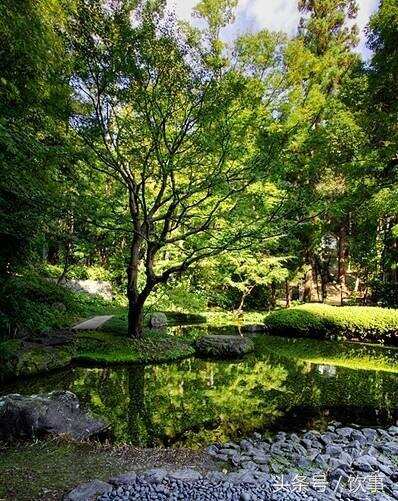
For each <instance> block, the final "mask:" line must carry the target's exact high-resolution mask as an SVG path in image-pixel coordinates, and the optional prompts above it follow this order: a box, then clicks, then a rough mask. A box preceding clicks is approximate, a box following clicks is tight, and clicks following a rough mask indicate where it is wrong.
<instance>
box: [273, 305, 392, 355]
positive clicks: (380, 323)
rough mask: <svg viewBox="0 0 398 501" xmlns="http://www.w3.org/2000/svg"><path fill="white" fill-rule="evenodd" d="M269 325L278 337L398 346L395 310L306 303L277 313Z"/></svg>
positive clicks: (274, 313)
mask: <svg viewBox="0 0 398 501" xmlns="http://www.w3.org/2000/svg"><path fill="white" fill-rule="evenodd" d="M265 324H266V325H267V327H268V329H269V332H270V333H271V334H276V335H286V336H299V337H313V338H318V339H325V338H330V337H334V336H336V337H339V338H344V339H348V340H359V341H377V342H381V343H385V344H391V345H397V344H398V310H394V309H387V308H378V307H368V306H344V307H339V306H329V305H324V304H306V305H301V306H298V307H296V308H291V309H285V310H278V311H275V312H273V313H271V314H270V315H268V316H267V317H266V318H265Z"/></svg>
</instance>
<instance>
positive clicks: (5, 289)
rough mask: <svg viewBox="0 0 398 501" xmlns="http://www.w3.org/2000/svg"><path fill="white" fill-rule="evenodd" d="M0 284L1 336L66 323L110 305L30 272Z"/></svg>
mask: <svg viewBox="0 0 398 501" xmlns="http://www.w3.org/2000/svg"><path fill="white" fill-rule="evenodd" d="M0 287H1V289H0V337H3V338H6V337H10V336H20V335H23V334H26V333H36V332H44V331H49V330H51V329H57V328H61V327H67V326H70V325H71V323H72V322H73V321H74V320H75V319H76V318H78V317H85V316H87V315H91V314H95V313H96V312H98V311H101V312H103V311H109V307H110V304H109V303H107V302H106V301H105V300H103V299H101V298H99V297H97V296H90V295H88V294H85V293H76V292H73V291H70V290H68V289H66V288H65V287H62V286H58V285H57V284H56V283H55V282H53V281H51V280H48V279H45V278H42V277H40V276H38V275H37V274H35V273H32V272H26V273H24V274H23V275H16V276H12V277H8V278H7V279H6V280H2V281H1V283H0Z"/></svg>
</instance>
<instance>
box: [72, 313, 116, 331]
mask: <svg viewBox="0 0 398 501" xmlns="http://www.w3.org/2000/svg"><path fill="white" fill-rule="evenodd" d="M112 317H113V315H102V316H97V317H93V318H90V319H88V320H85V321H84V322H80V323H79V324H76V325H75V326H74V327H73V330H75V331H93V330H95V329H98V328H99V327H101V325H104V323H105V322H107V321H108V320H110V319H111V318H112Z"/></svg>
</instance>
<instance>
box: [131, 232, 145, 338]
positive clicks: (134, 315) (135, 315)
mask: <svg viewBox="0 0 398 501" xmlns="http://www.w3.org/2000/svg"><path fill="white" fill-rule="evenodd" d="M140 243H141V242H140V240H139V239H138V238H134V240H133V242H132V244H131V247H130V262H129V265H128V268H127V298H128V300H129V314H128V335H129V337H134V338H139V337H142V333H143V318H144V314H143V313H144V312H143V310H144V303H145V299H143V297H142V294H140V293H139V291H138V270H139V264H140Z"/></svg>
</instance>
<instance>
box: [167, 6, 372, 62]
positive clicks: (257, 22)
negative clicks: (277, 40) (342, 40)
mask: <svg viewBox="0 0 398 501" xmlns="http://www.w3.org/2000/svg"><path fill="white" fill-rule="evenodd" d="M357 1H358V5H359V14H358V17H357V20H356V23H357V25H358V27H359V28H360V32H361V42H360V44H359V47H358V49H357V50H358V51H359V52H360V53H361V54H362V55H363V56H364V57H365V58H366V57H369V51H368V50H367V49H366V46H365V33H364V28H365V26H366V25H367V23H368V21H369V17H370V16H371V14H372V13H373V12H374V11H375V10H377V7H378V5H379V0H357ZM197 2H198V0H168V3H169V5H170V6H171V7H172V8H175V10H176V13H177V16H178V17H180V18H181V19H190V15H191V11H192V8H193V7H194V6H195V5H196V4H197ZM298 20H299V13H298V11H297V0H239V7H238V13H237V19H236V27H235V30H237V31H238V32H243V31H247V30H258V29H262V28H268V29H271V30H276V31H284V32H285V33H289V34H291V35H292V34H294V33H295V30H296V28H297V25H298ZM227 36H228V33H227Z"/></svg>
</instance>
